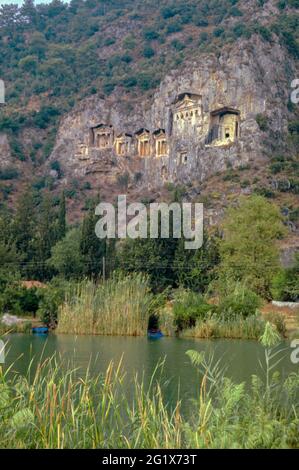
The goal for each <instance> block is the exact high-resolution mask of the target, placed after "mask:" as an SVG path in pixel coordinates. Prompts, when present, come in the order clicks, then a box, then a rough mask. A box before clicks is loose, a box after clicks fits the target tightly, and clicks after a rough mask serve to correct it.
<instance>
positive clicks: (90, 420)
mask: <svg viewBox="0 0 299 470" xmlns="http://www.w3.org/2000/svg"><path fill="white" fill-rule="evenodd" d="M188 355H189V360H190V359H191V360H192V362H193V365H194V366H196V368H199V369H200V370H201V374H202V375H201V376H202V377H203V379H202V380H201V383H200V385H199V388H198V393H197V396H198V397H200V399H198V400H195V401H194V400H190V401H189V400H188V403H187V409H188V413H187V414H186V413H184V412H183V411H182V405H183V404H184V403H182V397H180V396H178V398H177V400H176V402H175V403H174V404H173V405H172V406H171V407H170V406H169V399H168V396H167V394H166V388H165V383H164V382H165V381H166V380H167V378H165V379H164V381H163V379H161V374H160V372H161V367H162V366H159V365H157V368H156V372H155V373H154V374H153V376H152V378H151V380H150V381H149V382H147V383H145V382H144V379H143V378H141V376H139V377H136V378H135V380H134V381H133V382H132V393H130V394H128V392H127V388H126V387H125V386H124V383H125V373H124V368H123V366H122V364H121V363H116V364H113V363H110V364H109V366H108V367H107V369H106V371H105V372H104V373H103V374H100V375H97V376H91V375H90V372H89V370H88V371H87V372H86V374H85V375H83V376H82V375H80V373H78V370H74V369H72V368H71V367H69V368H68V370H67V371H65V370H64V371H63V373H62V370H61V366H60V358H59V356H57V355H55V356H52V358H50V359H47V360H45V361H44V362H43V363H42V364H40V365H39V367H38V368H37V370H36V372H35V373H33V371H32V370H30V368H29V370H28V372H27V374H25V375H19V374H15V375H14V376H13V377H12V378H8V376H7V375H6V374H5V373H1V374H0V389H1V395H0V396H1V409H2V410H1V411H2V415H3V419H2V420H1V422H0V447H1V448H52V449H54V448H55V449H56V448H59V449H62V448H109V447H110V448H123V449H124V448H147V449H152V448H175V449H181V448H232V447H233V448H298V447H299V436H298V432H297V430H298V418H297V416H298V413H299V404H298V397H297V398H296V391H297V392H298V386H299V376H298V374H294V373H293V374H292V375H289V376H288V377H287V378H285V379H284V380H282V381H280V382H278V381H277V377H276V378H275V377H274V376H273V377H272V374H271V373H270V377H272V378H270V380H269V382H268V383H267V384H263V383H262V382H261V381H260V379H259V378H258V377H255V378H253V379H252V383H251V386H250V388H249V389H248V390H247V389H246V388H245V385H244V383H235V382H233V381H232V380H231V379H229V378H227V377H225V376H224V374H223V372H221V369H220V368H219V367H215V364H213V363H212V362H209V361H208V360H207V359H206V358H205V357H204V356H202V355H201V354H199V353H196V352H195V351H193V352H189V353H188ZM186 360H187V358H186ZM190 367H191V364H190ZM29 377H30V378H29ZM16 391H17V393H16ZM282 396H283V400H282ZM185 405H186V403H185ZM120 430H121V432H120Z"/></svg>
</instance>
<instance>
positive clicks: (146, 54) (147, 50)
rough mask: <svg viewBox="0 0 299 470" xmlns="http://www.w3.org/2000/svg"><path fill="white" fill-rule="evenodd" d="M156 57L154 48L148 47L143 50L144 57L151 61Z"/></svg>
mask: <svg viewBox="0 0 299 470" xmlns="http://www.w3.org/2000/svg"><path fill="white" fill-rule="evenodd" d="M154 55H155V51H154V49H153V48H152V47H150V46H147V47H145V48H144V49H143V57H146V58H147V59H150V58H151V57H153V56H154Z"/></svg>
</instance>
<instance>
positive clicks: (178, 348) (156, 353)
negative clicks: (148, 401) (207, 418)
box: [4, 334, 298, 401]
mask: <svg viewBox="0 0 299 470" xmlns="http://www.w3.org/2000/svg"><path fill="white" fill-rule="evenodd" d="M5 341H6V343H7V344H6V348H5V349H6V357H5V364H4V369H6V368H7V367H9V366H11V365H12V369H11V372H10V373H12V372H13V371H16V372H18V373H22V374H25V373H26V371H27V368H28V364H29V362H30V360H31V359H32V358H34V359H33V368H34V367H36V365H37V364H38V362H40V361H42V359H43V358H46V357H49V356H51V355H53V354H54V353H55V352H56V353H59V355H61V370H62V372H63V370H64V369H66V368H67V367H68V362H69V361H71V362H72V365H73V366H74V367H78V368H79V374H81V373H82V374H84V373H85V371H86V369H87V367H88V366H89V365H90V370H91V373H92V374H99V373H101V372H104V371H105V370H106V368H107V365H108V364H109V362H110V361H111V360H113V361H114V362H116V363H118V361H119V360H120V359H121V357H122V356H123V368H124V370H125V371H126V374H127V379H126V380H127V384H128V391H129V390H130V387H131V386H132V378H133V377H134V374H136V373H138V374H143V376H144V380H145V382H147V383H148V382H149V380H150V378H151V376H152V373H153V371H154V369H155V367H156V365H157V362H159V360H163V359H164V366H163V370H162V371H161V372H160V373H161V375H159V377H160V380H161V382H162V383H164V382H167V385H166V387H167V398H168V399H169V401H174V400H175V399H176V397H177V395H178V389H179V394H180V397H181V398H183V399H186V398H192V397H196V395H197V393H198V390H199V387H198V384H199V375H198V372H197V371H196V369H195V368H194V367H193V366H192V365H191V363H190V360H189V358H188V357H187V356H186V351H187V350H189V349H194V350H196V351H205V353H206V354H207V355H209V354H214V361H216V360H218V359H219V358H221V365H222V366H223V367H225V368H226V373H225V375H226V376H228V377H230V378H232V379H233V380H234V381H235V382H242V381H245V382H247V383H250V377H251V375H252V374H258V375H259V376H261V377H263V376H264V373H263V370H262V368H261V366H260V364H259V360H260V361H261V362H262V364H264V348H263V346H262V345H261V344H260V343H258V342H256V341H247V340H199V339H179V338H162V339H159V340H149V339H147V338H143V337H142V338H141V337H138V338H133V337H107V336H74V335H56V334H50V335H49V336H46V337H42V336H34V335H26V334H13V335H10V336H7V337H6V338H5ZM279 347H281V349H283V348H284V349H285V350H284V351H283V352H282V353H281V357H282V361H281V362H280V364H279V365H278V366H277V369H278V370H280V372H281V374H282V376H286V375H288V374H289V373H290V372H291V371H298V365H295V364H292V362H291V360H290V355H291V352H292V349H291V348H290V345H289V343H288V342H284V343H282V344H281V345H280V346H279Z"/></svg>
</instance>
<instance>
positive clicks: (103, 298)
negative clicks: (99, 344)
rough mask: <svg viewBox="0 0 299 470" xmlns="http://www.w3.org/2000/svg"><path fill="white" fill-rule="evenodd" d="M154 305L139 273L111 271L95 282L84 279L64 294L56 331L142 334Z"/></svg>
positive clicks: (144, 331)
mask: <svg viewBox="0 0 299 470" xmlns="http://www.w3.org/2000/svg"><path fill="white" fill-rule="evenodd" d="M153 307H154V298H153V294H152V293H151V292H150V288H149V283H148V280H147V278H146V277H145V276H144V275H142V274H132V275H127V276H124V275H123V274H119V275H114V276H112V277H111V278H110V279H108V280H107V281H106V282H102V283H100V284H98V285H95V284H94V283H93V282H91V281H83V282H81V283H80V284H78V285H77V287H76V291H75V292H72V291H69V293H68V295H67V296H66V298H65V301H64V303H63V304H62V306H61V308H60V310H59V316H58V328H57V332H58V333H70V332H71V333H75V334H80V333H83V334H103V335H128V336H140V335H144V334H146V332H147V329H148V324H149V318H150V315H151V313H152V309H153Z"/></svg>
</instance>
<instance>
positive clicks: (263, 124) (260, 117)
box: [255, 114, 268, 132]
mask: <svg viewBox="0 0 299 470" xmlns="http://www.w3.org/2000/svg"><path fill="white" fill-rule="evenodd" d="M255 120H256V122H257V124H258V126H259V128H260V130H261V131H263V132H265V131H266V130H267V129H268V118H267V116H265V115H264V114H257V115H256V118H255Z"/></svg>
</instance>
